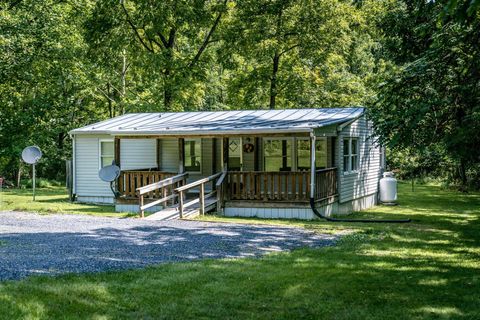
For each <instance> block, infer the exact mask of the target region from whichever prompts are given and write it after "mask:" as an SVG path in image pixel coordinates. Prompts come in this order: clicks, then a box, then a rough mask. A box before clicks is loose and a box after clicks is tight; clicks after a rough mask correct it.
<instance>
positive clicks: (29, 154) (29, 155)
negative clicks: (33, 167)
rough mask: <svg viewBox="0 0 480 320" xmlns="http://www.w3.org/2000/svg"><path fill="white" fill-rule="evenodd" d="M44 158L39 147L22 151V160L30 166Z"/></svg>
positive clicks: (31, 147)
mask: <svg viewBox="0 0 480 320" xmlns="http://www.w3.org/2000/svg"><path fill="white" fill-rule="evenodd" d="M41 157H42V151H41V150H40V148H39V147H36V146H30V147H26V148H25V149H23V151H22V159H23V161H25V162H26V163H28V164H35V163H37V162H38V160H40V158H41Z"/></svg>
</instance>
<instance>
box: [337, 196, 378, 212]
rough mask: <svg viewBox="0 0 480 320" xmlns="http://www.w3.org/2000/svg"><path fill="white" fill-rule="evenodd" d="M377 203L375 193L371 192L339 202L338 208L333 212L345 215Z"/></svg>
mask: <svg viewBox="0 0 480 320" xmlns="http://www.w3.org/2000/svg"><path fill="white" fill-rule="evenodd" d="M377 204H378V196H377V193H373V194H370V195H368V196H365V197H362V198H358V199H354V200H350V201H346V202H344V203H339V204H338V208H337V209H336V210H335V214H339V215H346V214H350V213H352V212H354V211H361V210H366V209H368V208H371V207H373V206H375V205H377Z"/></svg>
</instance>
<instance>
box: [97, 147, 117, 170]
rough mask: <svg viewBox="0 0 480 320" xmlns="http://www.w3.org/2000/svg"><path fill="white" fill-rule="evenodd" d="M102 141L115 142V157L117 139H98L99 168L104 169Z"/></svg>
mask: <svg viewBox="0 0 480 320" xmlns="http://www.w3.org/2000/svg"><path fill="white" fill-rule="evenodd" d="M102 142H112V143H113V144H114V146H113V148H114V150H113V154H112V156H113V158H115V140H114V139H98V170H100V169H102Z"/></svg>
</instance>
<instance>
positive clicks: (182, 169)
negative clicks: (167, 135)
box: [178, 138, 185, 174]
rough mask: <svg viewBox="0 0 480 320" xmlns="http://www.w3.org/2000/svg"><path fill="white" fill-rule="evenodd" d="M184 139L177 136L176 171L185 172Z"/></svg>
mask: <svg viewBox="0 0 480 320" xmlns="http://www.w3.org/2000/svg"><path fill="white" fill-rule="evenodd" d="M184 157H185V139H184V138H178V173H179V174H180V173H184V172H185V159H184Z"/></svg>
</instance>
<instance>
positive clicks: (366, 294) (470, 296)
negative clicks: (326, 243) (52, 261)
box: [0, 184, 480, 319]
mask: <svg viewBox="0 0 480 320" xmlns="http://www.w3.org/2000/svg"><path fill="white" fill-rule="evenodd" d="M399 190H400V193H399V194H400V205H399V206H397V207H377V208H374V209H372V210H369V211H368V212H363V213H356V214H355V216H357V217H360V216H361V217H377V218H380V217H382V218H387V217H388V218H393V217H401V218H405V217H411V218H412V219H414V221H413V223H411V224H397V225H395V224H388V225H366V224H351V223H341V224H336V223H328V222H301V221H286V222H284V221H282V222H278V221H268V222H269V223H281V224H294V225H302V226H305V227H306V228H309V229H312V230H317V231H320V232H324V231H327V232H338V231H344V230H353V231H354V233H350V234H349V235H347V236H345V237H344V238H342V240H341V241H340V242H339V244H338V245H337V246H335V247H329V248H322V249H302V250H296V251H293V252H291V253H279V254H273V255H268V256H266V257H264V258H261V259H238V260H207V261H201V262H195V263H177V264H168V265H161V266H158V267H152V268H147V269H143V270H132V271H124V272H111V273H101V274H88V275H65V276H60V277H57V278H48V277H32V278H29V279H26V280H23V281H17V282H13V281H10V282H3V283H0V315H1V317H3V318H6V319H15V318H22V319H24V318H29V319H35V318H42V319H55V318H61V319H64V318H68V319H75V318H79V319H80V318H81V319H84V318H89V319H121V318H145V319H172V318H177V319H207V318H219V319H242V318H247V319H479V318H480V220H479V219H480V194H478V193H475V194H473V193H471V194H460V193H456V192H451V191H446V190H442V189H441V188H440V187H438V186H417V187H416V191H415V192H414V193H412V192H411V191H410V189H409V185H404V184H401V185H400V189H399ZM213 219H214V220H215V221H224V220H229V221H235V222H248V223H252V222H253V223H264V221H261V220H255V219H254V220H252V219H220V218H215V217H214V218H213Z"/></svg>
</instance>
